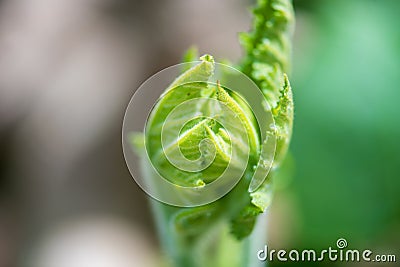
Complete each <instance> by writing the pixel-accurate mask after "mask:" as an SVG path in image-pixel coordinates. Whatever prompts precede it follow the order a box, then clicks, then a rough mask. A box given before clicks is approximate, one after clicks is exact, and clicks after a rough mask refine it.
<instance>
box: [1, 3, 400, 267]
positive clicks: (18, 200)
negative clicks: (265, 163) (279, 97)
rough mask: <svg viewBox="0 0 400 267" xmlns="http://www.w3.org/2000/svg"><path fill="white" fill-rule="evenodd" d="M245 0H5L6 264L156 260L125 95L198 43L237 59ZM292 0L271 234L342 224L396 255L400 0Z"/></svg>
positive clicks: (286, 235)
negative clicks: (132, 170) (131, 165)
mask: <svg viewBox="0 0 400 267" xmlns="http://www.w3.org/2000/svg"><path fill="white" fill-rule="evenodd" d="M251 3H252V2H251V1H239V0H219V1H215V0H203V1H196V0H168V1H156V0H148V1H127V0H73V1H63V0H3V1H1V2H0V267H13V266H21V267H63V266H69V267H71V266H72V267H81V266H82V267H87V266H91V267H103V266H104V267H105V266H107V267H108V266H113V267H120V266H121V267H125V266H126V267H128V266H159V260H160V254H159V252H158V245H157V239H156V234H155V231H154V228H153V223H152V220H151V213H150V210H149V206H148V204H147V201H146V196H145V193H144V192H142V191H141V190H140V189H139V188H138V186H137V185H136V183H135V182H134V180H133V179H132V178H131V176H130V174H129V172H128V170H127V168H126V166H125V162H124V159H123V154H122V146H121V127H122V120H123V115H124V111H125V108H126V106H127V104H128V102H129V99H130V97H131V96H132V94H133V92H134V91H135V89H136V88H137V87H138V86H139V85H140V84H141V83H142V82H143V81H144V80H145V79H147V78H148V77H149V76H151V75H152V74H154V73H155V72H157V71H159V70H161V69H162V68H164V67H167V66H169V65H172V64H176V63H179V61H180V59H181V56H182V53H183V52H184V51H185V50H186V49H187V48H188V47H189V46H191V45H193V44H195V45H197V47H199V49H200V52H201V53H209V54H212V55H214V56H216V58H217V59H225V58H226V59H229V60H231V61H237V60H238V59H239V58H240V55H241V50H240V46H239V43H238V40H237V33H238V32H241V31H246V30H248V29H249V26H250V22H251V15H250V13H249V12H248V8H247V7H248V6H249V5H250V4H251ZM295 7H296V12H297V26H296V27H297V28H296V36H295V42H294V47H295V50H294V71H293V72H294V73H293V77H294V79H293V81H292V84H293V87H294V93H295V102H296V104H297V105H296V108H297V113H296V124H295V132H294V140H293V144H292V150H293V154H292V155H291V156H290V158H289V160H288V161H287V163H286V164H287V165H288V166H289V167H287V169H288V170H289V171H287V177H288V178H287V179H284V180H282V181H281V182H280V183H279V184H278V185H277V195H276V197H275V202H274V205H273V207H272V209H271V218H272V219H271V220H272V221H271V226H270V231H269V232H270V242H271V244H272V245H273V246H275V247H276V248H279V247H285V248H287V249H289V248H292V247H300V248H301V247H309V248H310V247H313V248H316V249H318V248H320V247H323V248H326V247H328V246H332V245H333V244H334V242H336V239H337V238H340V237H346V238H347V239H348V241H349V242H350V243H353V244H354V246H358V248H360V249H364V248H370V249H374V248H376V249H378V251H380V252H382V253H384V252H387V253H398V251H399V248H400V244H399V241H398V240H399V239H400V238H399V233H400V231H399V229H400V207H399V203H400V200H399V194H398V193H399V188H400V186H399V182H398V180H399V179H398V178H399V177H400V175H399V174H400V172H399V169H398V167H396V166H397V165H398V163H399V162H400V160H399V156H398V151H399V150H398V148H399V145H398V143H399V142H398V136H399V134H400V127H399V126H397V121H398V115H400V114H399V112H398V111H399V109H398V105H397V102H395V100H396V99H397V100H396V101H398V99H399V97H400V93H399V92H398V83H397V82H398V81H399V77H398V76H399V75H398V73H397V72H396V71H395V70H396V69H397V70H398V69H400V66H399V49H398V47H399V46H400V37H399V34H398V29H399V28H398V27H397V26H400V25H399V23H398V22H399V21H398V20H397V19H396V18H397V14H396V13H395V10H398V8H399V4H398V3H397V2H396V1H295ZM361 7H362V8H361ZM346 12H347V13H346ZM372 14H373V16H371V15H372ZM368 21H369V22H371V23H370V24H367V22H368ZM348 25H352V26H351V27H349V26H348ZM363 38H364V39H363ZM385 38H386V39H385ZM346 40H349V41H346ZM377 40H378V41H377ZM338 51H339V52H338ZM341 51H342V52H341ZM343 66H346V67H345V68H344V67H343ZM350 74H351V75H350ZM384 96H385V97H384ZM365 107H369V109H364V108H365ZM349 114H351V115H349ZM333 126H334V127H333ZM382 129H385V130H384V131H383V130H382ZM396 162H397V164H396ZM342 264H343V265H344V263H337V265H338V266H342ZM360 266H362V265H360ZM385 266H391V265H389V264H386V265H385Z"/></svg>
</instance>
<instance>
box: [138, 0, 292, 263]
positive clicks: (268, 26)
mask: <svg viewBox="0 0 400 267" xmlns="http://www.w3.org/2000/svg"><path fill="white" fill-rule="evenodd" d="M253 14H254V22H253V30H252V31H251V32H249V33H243V34H241V35H240V41H241V44H242V46H243V48H244V52H245V56H244V58H243V60H242V61H241V62H240V64H239V66H238V68H239V69H240V70H241V71H242V72H243V73H244V74H245V75H247V76H248V77H249V78H250V79H251V81H252V82H253V83H254V84H255V85H257V86H258V88H259V89H258V90H260V92H261V95H262V98H265V100H266V102H267V103H268V104H266V105H263V107H264V111H263V112H264V113H265V114H266V115H265V116H267V114H270V115H271V118H272V121H273V124H271V125H272V126H271V127H267V128H266V129H268V130H267V131H265V130H263V129H265V128H262V127H261V128H260V127H259V126H258V125H257V118H256V115H255V114H254V113H253V112H252V107H251V105H250V104H249V102H248V101H247V100H248V99H246V98H245V97H243V95H241V94H239V93H237V92H235V91H232V90H231V88H230V87H226V86H224V85H223V84H222V85H221V84H220V80H224V79H227V80H229V79H230V77H231V76H230V75H229V74H227V75H222V76H220V77H219V78H220V79H219V80H217V82H213V80H212V78H213V77H214V75H215V73H214V72H215V69H216V68H217V67H218V64H217V63H215V62H214V59H213V57H212V56H209V55H204V56H202V57H201V58H200V60H201V61H200V62H199V63H197V64H196V65H194V66H191V67H184V68H183V71H182V73H181V75H180V76H179V77H177V78H176V79H175V81H174V82H172V83H171V84H170V86H169V87H168V88H166V90H165V93H164V94H163V95H162V96H161V98H160V100H159V101H158V102H157V104H156V105H155V106H154V108H153V110H152V113H151V115H150V117H149V119H148V123H147V126H146V131H145V135H144V143H145V146H144V148H145V149H146V151H147V154H148V156H149V160H150V162H151V164H149V162H148V161H147V160H143V164H142V168H143V169H149V168H153V167H154V168H156V169H157V172H158V173H159V174H160V175H161V176H162V177H164V178H165V179H166V180H168V181H169V182H171V183H174V184H177V185H179V186H182V187H187V188H196V190H199V192H201V190H202V189H203V188H205V187H207V186H208V185H210V184H213V183H214V182H215V181H218V180H219V177H220V176H221V175H223V174H225V175H228V180H229V177H230V176H237V177H238V178H240V179H238V182H237V183H236V182H235V183H234V185H235V187H234V188H233V189H232V190H229V191H230V192H229V193H228V194H226V195H225V196H224V197H222V198H220V199H219V198H215V200H216V201H207V202H206V203H208V204H205V205H200V206H198V205H187V206H188V207H173V206H170V205H167V204H163V203H159V202H156V201H153V208H154V214H155V217H156V222H157V224H158V229H159V231H160V236H161V240H162V242H163V243H164V247H165V248H166V250H167V251H168V254H169V255H170V257H171V258H172V261H173V263H174V264H175V265H176V266H185V267H187V266H193V267H201V266H216V267H218V266H256V265H255V263H254V261H253V260H251V259H249V257H251V256H249V251H248V250H249V248H247V249H244V248H243V246H247V247H248V246H249V244H250V243H251V239H252V238H259V237H257V233H254V231H253V228H254V227H255V224H256V221H257V217H258V216H259V215H260V214H261V213H263V212H264V211H265V210H266V209H267V207H268V206H269V204H270V200H271V188H272V187H271V181H272V178H273V176H274V174H275V172H276V170H277V169H278V167H279V165H280V163H281V161H282V159H283V158H284V156H285V154H286V151H287V148H288V144H289V141H290V137H291V132H292V123H293V100H292V93H291V88H290V84H289V81H288V78H287V76H286V74H285V73H286V72H288V71H289V68H290V66H289V65H290V64H289V63H290V51H291V41H290V40H291V32H292V28H293V23H294V14H293V8H292V4H291V1H289V0H259V1H258V2H257V6H256V8H255V9H254V10H253ZM197 57H198V56H197V53H196V51H195V50H194V49H191V50H189V51H188V53H187V54H186V55H185V58H184V61H187V62H190V61H193V59H195V58H196V59H197ZM185 66H186V65H185ZM228 72H229V71H228ZM244 90H246V88H245V89H244ZM243 92H244V91H243ZM188 103H189V104H188ZM260 103H261V100H260ZM176 137H178V138H176ZM135 140H136V141H135V143H136V146H137V147H138V146H140V147H141V148H140V149H138V150H141V151H142V149H143V145H141V143H142V142H143V141H137V140H142V139H141V137H137V136H136V138H135ZM246 140H247V141H246ZM270 140H274V149H273V150H268V149H266V150H264V144H265V143H267V141H268V142H270ZM138 144H139V145H138ZM271 151H273V152H274V153H273V155H271ZM139 153H143V152H139ZM143 158H144V157H143ZM272 159H273V161H272ZM268 163H269V164H270V165H268ZM150 165H152V166H151V167H150ZM264 165H265V166H264ZM193 166H194V167H193ZM270 167H272V168H271V169H270ZM259 168H261V169H262V168H265V169H266V170H265V171H264V172H261V173H262V175H258V176H257V175H255V173H256V172H257V170H258V169H259ZM227 170H228V171H227ZM147 173H149V172H147ZM196 190H194V191H192V193H191V195H190V194H189V195H184V196H183V198H186V200H187V198H190V196H193V198H195V194H196ZM218 190H219V189H218ZM218 190H217V191H218ZM177 192H178V194H179V190H178V191H177ZM179 197H180V196H179ZM217 199H218V200H217ZM188 203H191V202H190V201H189V202H188ZM203 204H204V203H203ZM195 206H198V207H195ZM217 239H219V240H218V242H217V241H216V240H217ZM215 242H217V243H218V244H219V245H218V246H216V245H215V244H214V243H215ZM229 250H232V251H234V253H233V254H230V257H227V256H226V253H227V252H226V251H229ZM255 252H256V251H253V253H255ZM254 255H255V254H254ZM254 257H255V256H254Z"/></svg>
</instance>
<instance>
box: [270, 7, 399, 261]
mask: <svg viewBox="0 0 400 267" xmlns="http://www.w3.org/2000/svg"><path fill="white" fill-rule="evenodd" d="M295 4H297V5H296V8H297V9H296V10H297V20H298V21H297V23H298V25H297V26H298V27H297V31H296V38H295V43H294V70H293V76H292V86H293V88H294V97H295V104H296V105H295V107H296V112H295V126H294V134H293V141H292V146H291V150H292V159H291V160H292V161H293V162H288V165H289V164H291V165H292V168H293V169H294V172H293V180H291V181H290V182H289V183H288V185H286V187H283V188H284V189H282V190H281V191H279V193H277V198H278V199H279V198H280V194H281V195H282V199H285V196H288V199H290V201H291V202H294V209H296V210H295V211H294V213H295V215H288V218H289V219H291V221H290V223H288V222H285V225H289V224H290V227H289V228H290V229H291V230H292V231H293V233H295V235H296V238H295V239H296V241H294V243H293V244H295V246H296V247H302V248H310V247H311V248H315V247H318V248H327V247H328V246H333V247H335V241H336V240H337V239H338V238H340V237H342V238H345V239H346V240H347V241H348V244H349V247H350V248H359V249H365V248H371V249H374V250H375V251H380V252H381V253H383V252H386V253H390V252H391V253H393V254H396V255H399V249H400V194H399V193H400V156H399V150H400V142H399V136H400V124H399V121H400V120H399V118H400V106H399V103H398V101H399V99H400V90H399V89H400V86H399V84H400V18H399V11H400V2H398V1H354V0H352V1H345V0H343V1H328V0H326V1H296V2H295ZM293 166H294V167H293ZM277 205H278V206H279V204H277ZM272 220H273V219H272ZM397 257H398V256H397ZM337 264H338V265H340V264H339V263H337ZM361 266H363V265H361ZM382 266H383V265H382Z"/></svg>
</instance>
